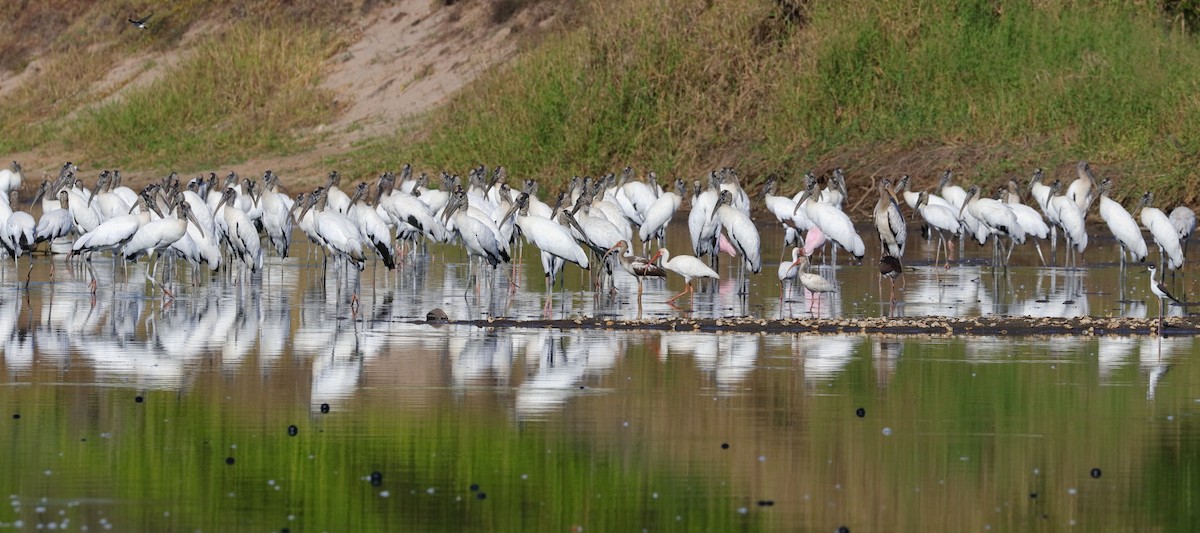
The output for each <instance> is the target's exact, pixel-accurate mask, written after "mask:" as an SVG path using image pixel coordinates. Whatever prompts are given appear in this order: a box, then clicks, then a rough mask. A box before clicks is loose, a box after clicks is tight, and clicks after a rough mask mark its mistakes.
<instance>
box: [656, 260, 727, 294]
mask: <svg viewBox="0 0 1200 533" xmlns="http://www.w3.org/2000/svg"><path fill="white" fill-rule="evenodd" d="M656 261H660V262H659V263H657V264H660V265H662V268H664V269H666V270H667V271H668V272H674V273H676V274H678V275H680V276H682V277H683V283H684V284H685V285H687V288H685V289H684V290H683V292H680V293H679V294H676V295H675V296H672V297H670V298H669V299H667V303H672V302H674V301H675V300H676V299H678V298H679V297H681V296H683V295H685V294H692V295H693V296H692V298H695V296H694V292H695V291H694V290H693V289H692V279H693V278H712V279H721V275H720V274H717V271H715V270H713V269H711V268H709V267H708V265H706V264H704V261H701V260H699V259H696V257H694V256H690V255H677V256H675V257H671V252H669V251H667V249H666V248H659V249H658V252H656V253H655V254H654V256H653V257H651V258H650V262H651V263H655V262H656Z"/></svg>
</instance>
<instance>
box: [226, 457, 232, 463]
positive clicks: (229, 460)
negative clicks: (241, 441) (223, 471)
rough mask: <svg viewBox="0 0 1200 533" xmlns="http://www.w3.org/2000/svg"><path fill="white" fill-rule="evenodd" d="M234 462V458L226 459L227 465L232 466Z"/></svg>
mask: <svg viewBox="0 0 1200 533" xmlns="http://www.w3.org/2000/svg"><path fill="white" fill-rule="evenodd" d="M233 462H234V459H233V458H232V457H226V458H225V464H227V465H231V464H233Z"/></svg>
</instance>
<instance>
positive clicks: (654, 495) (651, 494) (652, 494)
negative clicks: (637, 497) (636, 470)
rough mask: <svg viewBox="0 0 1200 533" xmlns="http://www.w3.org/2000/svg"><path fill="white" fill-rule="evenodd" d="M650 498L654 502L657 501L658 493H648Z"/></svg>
mask: <svg viewBox="0 0 1200 533" xmlns="http://www.w3.org/2000/svg"><path fill="white" fill-rule="evenodd" d="M650 497H651V498H654V499H656V500H657V499H658V493H657V492H652V493H650Z"/></svg>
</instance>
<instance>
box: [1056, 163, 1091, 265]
mask: <svg viewBox="0 0 1200 533" xmlns="http://www.w3.org/2000/svg"><path fill="white" fill-rule="evenodd" d="M1061 188H1062V183H1060V182H1054V183H1053V184H1051V185H1050V200H1049V202H1048V205H1047V208H1048V211H1047V213H1046V218H1047V219H1049V220H1050V221H1052V222H1053V221H1058V227H1059V228H1061V229H1062V230H1063V237H1065V238H1066V240H1067V254H1068V255H1067V261H1066V263H1067V264H1068V266H1072V267H1075V266H1078V264H1079V259H1078V258H1077V257H1075V254H1076V253H1080V254H1082V253H1083V251H1084V250H1085V249H1087V245H1088V234H1087V227H1086V225H1085V224H1084V218H1083V212H1082V211H1080V210H1079V205H1078V204H1076V203H1075V202H1074V201H1072V200H1071V199H1070V198H1067V197H1066V196H1064V195H1060V194H1058V191H1059V190H1060V189H1061ZM1051 256H1053V252H1051Z"/></svg>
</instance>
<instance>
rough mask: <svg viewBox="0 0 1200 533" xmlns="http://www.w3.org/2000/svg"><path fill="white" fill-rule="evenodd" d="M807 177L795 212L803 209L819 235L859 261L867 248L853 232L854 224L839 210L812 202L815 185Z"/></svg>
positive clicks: (813, 181) (814, 182)
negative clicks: (819, 232)
mask: <svg viewBox="0 0 1200 533" xmlns="http://www.w3.org/2000/svg"><path fill="white" fill-rule="evenodd" d="M809 177H810V179H808V180H807V181H808V183H807V185H806V187H805V189H804V193H803V195H801V197H800V201H799V202H797V204H796V210H797V211H799V210H801V209H803V210H804V211H805V213H806V214H807V215H808V219H809V220H811V221H812V223H813V225H814V226H816V227H818V228H820V229H821V233H824V234H825V238H827V239H829V240H831V241H833V242H834V243H835V244H837V245H838V246H841V247H842V249H844V250H846V251H847V252H850V253H851V254H852V255H854V258H855V259H857V260H860V261H861V260H862V258H863V256H864V255H866V253H867V246H866V245H865V244H863V240H862V237H859V236H858V232H857V231H855V230H854V223H853V222H851V221H850V217H848V216H846V213H843V212H842V211H841V210H840V209H838V208H836V207H833V206H832V205H829V204H826V203H823V202H817V201H814V200H815V198H814V195H815V194H816V186H817V183H816V181H815V180H814V179H811V174H810V175H809Z"/></svg>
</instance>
